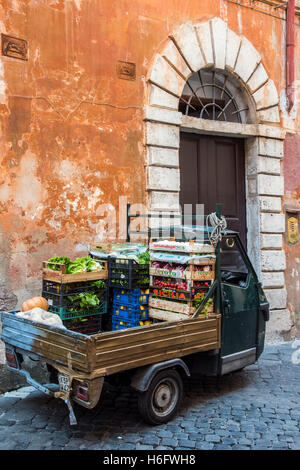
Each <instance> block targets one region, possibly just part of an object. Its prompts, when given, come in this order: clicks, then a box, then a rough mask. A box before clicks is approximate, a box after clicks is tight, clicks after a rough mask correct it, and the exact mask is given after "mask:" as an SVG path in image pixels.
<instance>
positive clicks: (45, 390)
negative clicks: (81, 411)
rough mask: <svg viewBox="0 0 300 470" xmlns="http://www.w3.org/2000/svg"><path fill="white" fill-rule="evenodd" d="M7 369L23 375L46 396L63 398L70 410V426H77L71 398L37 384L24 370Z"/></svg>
mask: <svg viewBox="0 0 300 470" xmlns="http://www.w3.org/2000/svg"><path fill="white" fill-rule="evenodd" d="M7 368H8V369H9V370H12V371H14V372H17V374H20V375H23V376H24V377H25V379H26V381H27V383H28V384H29V385H32V386H33V387H34V388H36V389H37V390H39V391H40V392H43V393H45V394H46V395H49V396H51V397H53V398H61V399H62V400H63V401H64V402H65V403H66V405H67V407H68V409H69V420H70V425H71V426H76V424H77V419H76V416H75V413H74V410H73V406H72V402H71V399H70V396H69V394H68V396H67V397H65V396H61V392H59V391H54V390H51V389H50V388H48V387H45V386H44V385H42V384H40V383H39V382H37V381H36V380H34V379H33V378H32V377H31V375H30V373H29V372H28V371H27V370H25V369H22V368H18V369H16V368H14V367H9V366H7ZM53 385H56V384H53ZM57 389H58V386H57Z"/></svg>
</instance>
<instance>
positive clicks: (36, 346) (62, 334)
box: [2, 314, 90, 371]
mask: <svg viewBox="0 0 300 470" xmlns="http://www.w3.org/2000/svg"><path fill="white" fill-rule="evenodd" d="M8 315H10V317H8ZM2 318H3V325H2V339H3V341H4V342H7V343H8V344H10V345H13V346H16V347H18V348H20V349H22V350H24V351H27V352H29V353H30V352H31V353H34V354H38V355H39V356H42V357H43V358H45V359H50V360H54V361H59V362H62V363H63V364H67V362H68V355H70V354H71V360H72V365H73V367H75V368H77V369H80V370H85V371H88V370H89V369H90V367H89V357H88V348H87V342H88V340H89V338H88V337H85V336H83V335H78V334H77V335H76V334H75V335H74V333H73V332H71V331H69V330H67V329H66V330H64V329H63V330H59V329H56V328H53V327H50V326H47V325H43V326H40V325H39V324H37V323H34V322H30V321H29V320H26V319H22V318H17V317H15V316H14V315H12V314H4V315H3V317H2ZM58 330H59V331H58Z"/></svg>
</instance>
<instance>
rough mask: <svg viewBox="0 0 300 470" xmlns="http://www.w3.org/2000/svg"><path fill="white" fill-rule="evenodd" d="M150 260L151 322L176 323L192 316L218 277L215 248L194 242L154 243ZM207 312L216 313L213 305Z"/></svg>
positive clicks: (210, 305)
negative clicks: (164, 321) (155, 320)
mask: <svg viewBox="0 0 300 470" xmlns="http://www.w3.org/2000/svg"><path fill="white" fill-rule="evenodd" d="M150 259H151V261H150V298H149V316H150V318H153V319H157V320H167V321H175V320H184V319H187V318H189V317H190V316H192V315H193V314H194V313H195V311H196V309H197V307H198V306H199V304H200V303H201V302H202V300H203V299H204V297H205V295H206V294H207V292H208V290H209V288H210V286H211V283H212V282H213V280H214V277H215V255H214V248H213V247H212V246H210V245H206V244H198V243H194V242H175V241H174V242H170V241H166V242H163V241H159V242H153V243H150ZM204 311H205V313H209V312H212V311H213V305H212V303H210V304H208V305H207V306H205V309H204Z"/></svg>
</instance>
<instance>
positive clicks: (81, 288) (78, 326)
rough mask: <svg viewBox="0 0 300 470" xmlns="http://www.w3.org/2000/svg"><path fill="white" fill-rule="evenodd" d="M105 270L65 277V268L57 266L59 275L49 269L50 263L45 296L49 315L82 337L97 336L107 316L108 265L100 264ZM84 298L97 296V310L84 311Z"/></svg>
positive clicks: (46, 266)
mask: <svg viewBox="0 0 300 470" xmlns="http://www.w3.org/2000/svg"><path fill="white" fill-rule="evenodd" d="M100 263H101V264H102V267H103V269H102V270H101V271H95V272H84V273H77V274H66V273H65V265H64V264H57V263H51V264H52V265H56V269H57V270H56V271H53V270H51V269H48V264H49V262H44V263H43V281H42V282H43V290H42V296H43V297H44V298H46V299H47V301H48V304H49V311H50V312H53V313H56V314H57V315H59V317H60V318H61V319H62V321H63V324H64V326H65V327H66V328H68V329H70V330H73V331H76V332H79V333H83V334H88V335H90V334H95V333H98V332H100V331H101V324H102V315H103V314H105V313H107V301H108V298H107V292H108V290H107V283H108V267H107V261H102V262H100ZM85 294H88V295H90V294H92V295H93V296H96V297H97V299H98V301H97V305H95V307H86V306H85V307H83V306H82V297H84V295H85Z"/></svg>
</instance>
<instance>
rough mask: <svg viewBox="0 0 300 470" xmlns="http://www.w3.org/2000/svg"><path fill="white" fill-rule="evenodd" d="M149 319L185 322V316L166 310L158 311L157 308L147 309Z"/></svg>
mask: <svg viewBox="0 0 300 470" xmlns="http://www.w3.org/2000/svg"><path fill="white" fill-rule="evenodd" d="M149 317H150V318H155V319H156V320H164V321H180V320H186V317H187V316H186V314H184V313H176V312H169V311H168V310H159V309H157V308H152V307H151V308H149Z"/></svg>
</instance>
